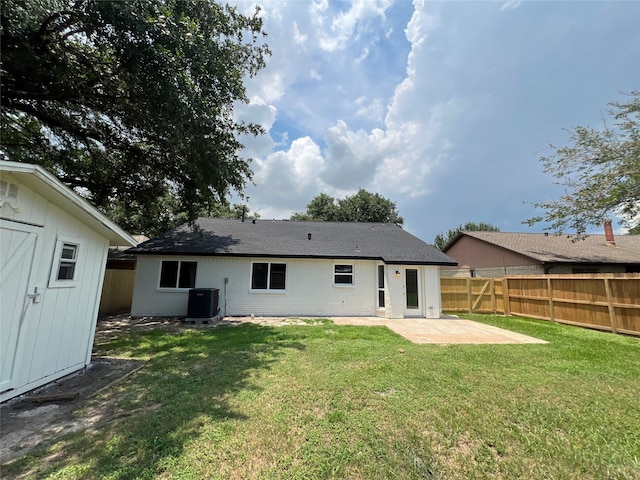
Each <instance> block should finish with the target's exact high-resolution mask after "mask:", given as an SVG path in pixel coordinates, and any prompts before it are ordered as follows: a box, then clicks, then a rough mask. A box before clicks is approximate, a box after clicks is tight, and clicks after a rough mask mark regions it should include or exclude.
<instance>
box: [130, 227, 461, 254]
mask: <svg viewBox="0 0 640 480" xmlns="http://www.w3.org/2000/svg"><path fill="white" fill-rule="evenodd" d="M197 224H198V226H199V228H200V231H193V230H192V229H191V228H190V227H189V226H187V225H182V226H181V227H178V228H177V229H175V230H173V231H171V232H168V233H165V234H163V235H160V236H158V237H155V238H153V239H151V240H149V241H147V242H144V243H142V244H140V245H138V246H137V247H135V248H132V249H131V250H129V252H128V253H135V254H139V255H140V254H158V255H225V256H252V257H281V258H343V259H347V258H348V259H380V260H383V261H384V262H385V263H396V264H397V263H403V264H416V265H457V262H456V261H455V260H454V259H452V258H451V257H449V256H447V255H445V254H444V253H442V252H441V251H440V250H438V249H437V248H435V247H433V246H432V245H429V244H427V243H425V242H423V241H422V240H420V239H418V238H416V237H414V236H413V235H411V234H410V233H408V232H406V231H404V230H403V229H402V228H400V227H398V226H397V225H394V224H385V223H353V222H291V221H286V220H256V222H255V223H253V222H252V221H251V220H246V221H244V222H242V221H240V220H235V219H219V218H200V219H198V221H197ZM308 233H311V240H309V239H308V238H307V237H308Z"/></svg>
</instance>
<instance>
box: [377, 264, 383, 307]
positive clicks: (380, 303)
mask: <svg viewBox="0 0 640 480" xmlns="http://www.w3.org/2000/svg"><path fill="white" fill-rule="evenodd" d="M378 308H384V265H378Z"/></svg>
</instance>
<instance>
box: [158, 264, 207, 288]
mask: <svg viewBox="0 0 640 480" xmlns="http://www.w3.org/2000/svg"><path fill="white" fill-rule="evenodd" d="M197 270H198V262H186V261H183V260H163V261H162V265H161V267H160V288H195V286H196V272H197Z"/></svg>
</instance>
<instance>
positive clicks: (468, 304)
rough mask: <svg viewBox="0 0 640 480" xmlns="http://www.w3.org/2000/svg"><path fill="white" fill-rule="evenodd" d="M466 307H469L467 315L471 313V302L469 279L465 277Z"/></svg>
mask: <svg viewBox="0 0 640 480" xmlns="http://www.w3.org/2000/svg"><path fill="white" fill-rule="evenodd" d="M467 306H468V307H469V313H471V312H472V310H473V307H472V302H471V277H467Z"/></svg>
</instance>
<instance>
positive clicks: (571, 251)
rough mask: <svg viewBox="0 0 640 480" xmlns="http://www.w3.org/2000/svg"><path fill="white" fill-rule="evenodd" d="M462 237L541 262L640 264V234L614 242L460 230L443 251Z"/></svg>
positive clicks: (600, 238)
mask: <svg viewBox="0 0 640 480" xmlns="http://www.w3.org/2000/svg"><path fill="white" fill-rule="evenodd" d="M463 236H467V237H471V238H475V239H477V240H480V241H482V242H486V243H489V244H492V245H496V246H498V247H501V248H504V249H507V250H510V251H512V252H516V253H519V254H521V255H525V256H527V257H529V258H532V259H534V260H537V261H539V262H541V263H598V264H602V263H608V264H640V235H617V236H616V237H615V245H610V244H608V243H607V242H606V240H605V236H604V235H589V236H588V237H586V238H585V239H583V240H576V239H573V238H570V237H567V236H566V235H546V234H544V233H509V232H460V233H459V234H458V235H457V236H456V238H454V239H453V240H452V241H451V243H449V245H447V246H446V247H445V248H444V249H443V251H444V252H447V251H448V250H449V249H450V248H451V247H452V246H453V245H454V244H455V243H456V242H458V241H459V240H460V238H462V237H463Z"/></svg>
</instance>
